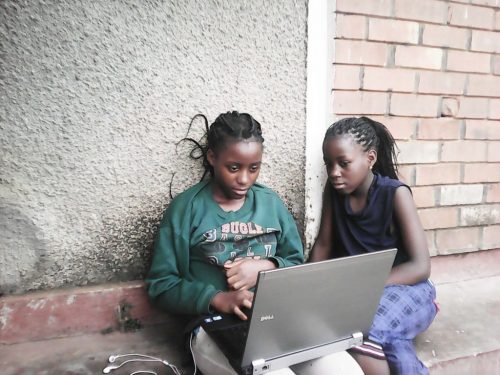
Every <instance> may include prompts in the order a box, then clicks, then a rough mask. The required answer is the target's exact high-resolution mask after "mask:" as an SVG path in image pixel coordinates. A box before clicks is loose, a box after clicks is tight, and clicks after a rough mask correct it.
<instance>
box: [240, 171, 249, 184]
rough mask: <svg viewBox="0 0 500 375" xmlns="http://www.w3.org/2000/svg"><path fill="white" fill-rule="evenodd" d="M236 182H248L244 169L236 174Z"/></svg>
mask: <svg viewBox="0 0 500 375" xmlns="http://www.w3.org/2000/svg"><path fill="white" fill-rule="evenodd" d="M238 183H239V184H240V185H245V184H247V183H248V173H247V172H246V171H241V173H239V174H238Z"/></svg>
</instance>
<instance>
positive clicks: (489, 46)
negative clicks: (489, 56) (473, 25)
mask: <svg viewBox="0 0 500 375" xmlns="http://www.w3.org/2000/svg"><path fill="white" fill-rule="evenodd" d="M470 49H471V51H482V52H497V53H498V52H500V35H499V34H498V33H497V32H494V31H481V30H472V42H471V47H470Z"/></svg>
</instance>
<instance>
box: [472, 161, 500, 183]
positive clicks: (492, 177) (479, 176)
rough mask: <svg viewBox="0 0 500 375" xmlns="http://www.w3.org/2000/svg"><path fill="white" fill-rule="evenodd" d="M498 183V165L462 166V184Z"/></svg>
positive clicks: (499, 175)
mask: <svg viewBox="0 0 500 375" xmlns="http://www.w3.org/2000/svg"><path fill="white" fill-rule="evenodd" d="M497 181H500V164H498V163H497V164H495V163H472V164H469V163H468V164H465V166H464V182H465V183H476V182H497Z"/></svg>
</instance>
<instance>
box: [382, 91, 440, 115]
mask: <svg viewBox="0 0 500 375" xmlns="http://www.w3.org/2000/svg"><path fill="white" fill-rule="evenodd" d="M439 99H440V98H439V97H438V96H432V95H414V94H399V93H394V94H392V96H391V106H390V113H391V114H392V115H400V116H415V117H435V116H437V115H438V108H439Z"/></svg>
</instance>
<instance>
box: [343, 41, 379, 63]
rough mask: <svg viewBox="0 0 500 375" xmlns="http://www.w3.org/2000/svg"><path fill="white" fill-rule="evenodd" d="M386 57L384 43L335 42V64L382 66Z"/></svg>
mask: <svg viewBox="0 0 500 375" xmlns="http://www.w3.org/2000/svg"><path fill="white" fill-rule="evenodd" d="M387 56H388V46H387V45H386V44H384V43H371V42H365V41H354V40H335V62H336V63H344V64H359V65H379V66H384V65H386V63H387Z"/></svg>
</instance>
